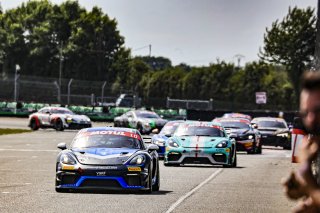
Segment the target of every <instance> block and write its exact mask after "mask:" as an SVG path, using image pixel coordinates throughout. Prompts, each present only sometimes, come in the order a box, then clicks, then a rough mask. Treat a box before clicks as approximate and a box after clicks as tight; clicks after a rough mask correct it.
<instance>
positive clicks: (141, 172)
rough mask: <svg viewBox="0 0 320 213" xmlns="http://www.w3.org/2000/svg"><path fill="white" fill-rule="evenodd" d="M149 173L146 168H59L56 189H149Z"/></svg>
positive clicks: (120, 166) (68, 166)
mask: <svg viewBox="0 0 320 213" xmlns="http://www.w3.org/2000/svg"><path fill="white" fill-rule="evenodd" d="M149 173H150V172H149V171H148V169H147V168H145V167H144V166H141V167H140V166H125V165H115V166H86V165H81V166H70V165H62V164H60V165H59V166H58V170H57V173H56V188H61V189H105V190H122V189H129V190H137V189H141V190H144V189H147V187H148V177H149Z"/></svg>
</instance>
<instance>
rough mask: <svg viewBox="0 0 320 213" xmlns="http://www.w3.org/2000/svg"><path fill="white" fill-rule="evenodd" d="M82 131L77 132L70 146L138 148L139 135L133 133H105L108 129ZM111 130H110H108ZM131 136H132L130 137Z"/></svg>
mask: <svg viewBox="0 0 320 213" xmlns="http://www.w3.org/2000/svg"><path fill="white" fill-rule="evenodd" d="M100 132H102V134H99V133H96V132H84V134H79V135H78V136H77V137H76V138H75V139H74V140H73V142H72V144H71V148H73V149H74V148H129V149H140V141H139V139H138V138H140V136H139V135H137V134H134V133H129V134H124V135H115V134H114V133H111V134H105V133H106V132H108V131H100ZM110 132H111V131H110ZM131 136H132V137H131Z"/></svg>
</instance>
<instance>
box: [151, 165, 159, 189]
mask: <svg viewBox="0 0 320 213" xmlns="http://www.w3.org/2000/svg"><path fill="white" fill-rule="evenodd" d="M155 178H156V182H155V183H154V184H153V186H152V191H159V189H160V171H159V162H158V163H157V173H156V177H155Z"/></svg>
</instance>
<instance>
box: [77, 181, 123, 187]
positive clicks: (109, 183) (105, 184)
mask: <svg viewBox="0 0 320 213" xmlns="http://www.w3.org/2000/svg"><path fill="white" fill-rule="evenodd" d="M81 186H82V187H95V186H101V187H121V186H120V184H119V183H118V181H116V180H103V179H102V180H99V179H86V180H84V181H83V183H82V184H81Z"/></svg>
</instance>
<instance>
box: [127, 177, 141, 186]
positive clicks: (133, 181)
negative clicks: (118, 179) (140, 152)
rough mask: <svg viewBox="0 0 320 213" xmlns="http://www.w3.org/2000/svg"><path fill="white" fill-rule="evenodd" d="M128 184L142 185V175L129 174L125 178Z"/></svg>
mask: <svg viewBox="0 0 320 213" xmlns="http://www.w3.org/2000/svg"><path fill="white" fill-rule="evenodd" d="M125 180H126V182H127V184H128V186H140V185H141V180H140V176H127V177H126V178H125Z"/></svg>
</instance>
